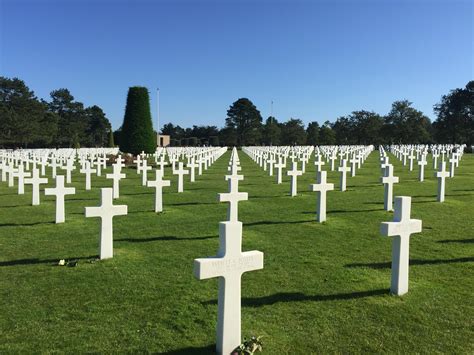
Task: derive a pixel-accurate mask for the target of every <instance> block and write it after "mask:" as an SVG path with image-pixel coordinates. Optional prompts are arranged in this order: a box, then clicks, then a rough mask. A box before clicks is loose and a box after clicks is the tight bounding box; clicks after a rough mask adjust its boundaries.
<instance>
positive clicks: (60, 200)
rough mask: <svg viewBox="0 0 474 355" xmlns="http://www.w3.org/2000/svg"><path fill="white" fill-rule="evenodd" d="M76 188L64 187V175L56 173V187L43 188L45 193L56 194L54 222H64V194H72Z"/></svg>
mask: <svg viewBox="0 0 474 355" xmlns="http://www.w3.org/2000/svg"><path fill="white" fill-rule="evenodd" d="M75 193H76V189H75V188H74V187H65V186H64V176H63V175H56V187H55V188H47V189H44V194H45V195H55V196H56V223H64V221H65V213H64V196H65V195H74V194H75Z"/></svg>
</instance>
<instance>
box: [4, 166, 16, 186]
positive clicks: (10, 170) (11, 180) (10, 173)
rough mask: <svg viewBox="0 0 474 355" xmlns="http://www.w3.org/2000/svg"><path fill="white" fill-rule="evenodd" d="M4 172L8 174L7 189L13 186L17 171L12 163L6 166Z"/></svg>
mask: <svg viewBox="0 0 474 355" xmlns="http://www.w3.org/2000/svg"><path fill="white" fill-rule="evenodd" d="M6 170H7V172H8V187H13V186H15V175H16V174H17V173H18V169H17V168H15V165H14V164H13V163H10V164H9V165H7V166H6Z"/></svg>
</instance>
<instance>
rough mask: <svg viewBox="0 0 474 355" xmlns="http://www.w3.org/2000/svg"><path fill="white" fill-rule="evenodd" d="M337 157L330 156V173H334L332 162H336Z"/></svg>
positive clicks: (334, 155)
mask: <svg viewBox="0 0 474 355" xmlns="http://www.w3.org/2000/svg"><path fill="white" fill-rule="evenodd" d="M336 159H337V156H336V154H335V153H333V154H331V156H330V157H329V160H330V161H331V171H334V162H335V161H336Z"/></svg>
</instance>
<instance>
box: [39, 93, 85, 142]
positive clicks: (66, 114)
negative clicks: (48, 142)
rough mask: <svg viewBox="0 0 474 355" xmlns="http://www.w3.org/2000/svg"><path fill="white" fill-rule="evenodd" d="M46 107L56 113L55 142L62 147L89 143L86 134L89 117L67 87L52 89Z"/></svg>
mask: <svg viewBox="0 0 474 355" xmlns="http://www.w3.org/2000/svg"><path fill="white" fill-rule="evenodd" d="M50 96H51V102H49V103H48V108H49V110H50V111H51V112H53V113H55V114H56V115H58V135H57V137H56V143H57V144H58V145H59V146H62V147H74V146H77V145H78V144H80V142H83V143H84V145H86V146H87V145H89V144H90V140H89V137H88V135H87V132H86V131H87V128H88V126H89V119H88V117H87V115H86V114H85V111H84V105H83V104H82V103H81V102H77V101H74V96H72V95H71V93H70V92H69V90H68V89H58V90H54V91H52V92H51V94H50Z"/></svg>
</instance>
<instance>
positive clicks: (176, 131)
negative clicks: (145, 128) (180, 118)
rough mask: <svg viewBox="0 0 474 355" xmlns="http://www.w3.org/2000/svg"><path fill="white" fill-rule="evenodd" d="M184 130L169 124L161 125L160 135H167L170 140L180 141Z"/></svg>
mask: <svg viewBox="0 0 474 355" xmlns="http://www.w3.org/2000/svg"><path fill="white" fill-rule="evenodd" d="M185 132H186V131H185V130H184V129H183V128H182V127H180V126H175V125H173V124H172V123H171V122H170V123H167V124H165V125H163V128H162V129H161V133H160V134H163V135H168V136H170V137H171V138H172V139H177V140H178V139H181V138H183V137H184V136H185Z"/></svg>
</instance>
